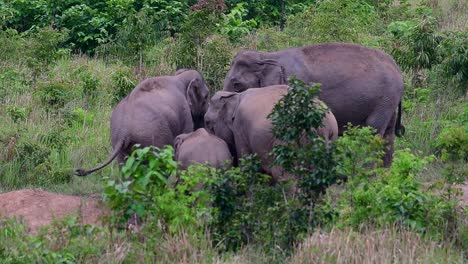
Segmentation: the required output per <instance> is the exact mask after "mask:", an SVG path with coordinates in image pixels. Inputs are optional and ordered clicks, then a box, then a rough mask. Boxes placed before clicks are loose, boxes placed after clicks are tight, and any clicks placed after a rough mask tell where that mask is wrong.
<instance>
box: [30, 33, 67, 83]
mask: <svg viewBox="0 0 468 264" xmlns="http://www.w3.org/2000/svg"><path fill="white" fill-rule="evenodd" d="M26 36H27V38H26V44H25V49H26V55H27V59H26V62H27V64H28V66H29V67H30V68H31V69H32V70H33V72H34V73H36V74H38V73H40V72H44V70H46V69H47V66H48V65H49V64H50V63H52V62H53V61H55V60H57V59H58V58H61V57H67V56H68V55H69V53H70V50H69V49H64V48H62V46H63V42H64V41H65V40H66V39H67V37H68V32H67V31H58V30H55V29H53V28H51V27H45V28H40V29H37V30H31V31H30V32H28V34H27V35H26Z"/></svg>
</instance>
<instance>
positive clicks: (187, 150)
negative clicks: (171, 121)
mask: <svg viewBox="0 0 468 264" xmlns="http://www.w3.org/2000/svg"><path fill="white" fill-rule="evenodd" d="M174 148H175V158H176V160H177V161H178V162H179V163H180V168H181V169H184V170H185V169H187V168H188V167H189V166H190V165H193V164H207V165H209V166H211V167H214V168H226V167H230V166H232V155H231V153H230V152H229V148H228V145H227V144H226V142H224V141H223V140H222V139H220V138H219V137H217V136H215V135H213V134H209V133H208V132H207V131H206V130H205V129H204V128H200V129H198V130H196V131H195V132H192V133H188V134H182V135H179V136H177V137H176V139H175V140H174Z"/></svg>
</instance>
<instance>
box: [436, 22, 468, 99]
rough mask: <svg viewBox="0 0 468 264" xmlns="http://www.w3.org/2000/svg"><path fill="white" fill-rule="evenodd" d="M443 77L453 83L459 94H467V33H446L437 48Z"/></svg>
mask: <svg viewBox="0 0 468 264" xmlns="http://www.w3.org/2000/svg"><path fill="white" fill-rule="evenodd" d="M439 53H440V56H441V57H442V68H443V71H444V73H445V76H446V77H448V78H449V79H451V80H452V81H454V82H455V83H456V84H457V86H458V88H459V89H460V91H461V94H466V93H467V92H468V88H467V87H468V33H467V32H463V31H462V32H447V33H446V35H445V37H444V40H443V41H442V42H441V44H440V46H439Z"/></svg>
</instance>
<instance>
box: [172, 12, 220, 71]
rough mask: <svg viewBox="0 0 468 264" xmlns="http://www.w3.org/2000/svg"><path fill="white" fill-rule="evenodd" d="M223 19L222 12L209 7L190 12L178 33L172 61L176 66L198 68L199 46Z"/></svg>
mask: <svg viewBox="0 0 468 264" xmlns="http://www.w3.org/2000/svg"><path fill="white" fill-rule="evenodd" d="M219 21H221V13H220V12H219V11H216V10H215V11H212V10H210V9H209V8H203V9H201V10H195V11H192V12H190V14H189V16H188V17H187V20H186V21H185V22H184V23H183V24H182V25H181V28H180V33H179V34H178V35H177V38H178V41H177V42H176V46H175V49H174V51H173V53H172V54H171V61H172V62H173V63H174V64H175V65H176V68H178V69H179V68H192V69H197V66H198V65H197V64H198V58H200V56H199V47H200V46H201V45H202V43H203V42H205V40H206V39H207V38H208V37H209V36H210V35H211V34H212V32H214V31H215V27H216V24H217V23H218V22H219Z"/></svg>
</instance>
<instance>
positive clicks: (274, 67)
mask: <svg viewBox="0 0 468 264" xmlns="http://www.w3.org/2000/svg"><path fill="white" fill-rule="evenodd" d="M260 64H261V65H262V71H261V74H260V79H259V82H260V87H265V86H270V85H276V84H285V83H286V73H285V71H284V67H283V66H281V65H280V64H279V63H278V61H276V60H271V59H264V60H262V61H261V62H260Z"/></svg>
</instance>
